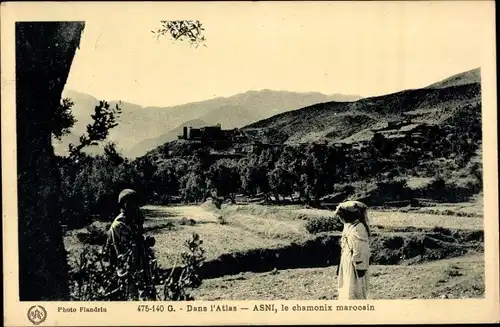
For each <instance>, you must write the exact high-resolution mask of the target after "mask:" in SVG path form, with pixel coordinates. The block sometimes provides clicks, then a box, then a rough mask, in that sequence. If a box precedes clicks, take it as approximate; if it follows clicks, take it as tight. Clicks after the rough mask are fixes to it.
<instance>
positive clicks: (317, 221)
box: [305, 217, 344, 234]
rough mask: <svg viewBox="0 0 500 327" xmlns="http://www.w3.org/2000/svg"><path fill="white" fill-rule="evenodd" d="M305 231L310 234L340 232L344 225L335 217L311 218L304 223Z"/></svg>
mask: <svg viewBox="0 0 500 327" xmlns="http://www.w3.org/2000/svg"><path fill="white" fill-rule="evenodd" d="M305 227H306V230H307V231H308V232H309V233H310V234H317V233H323V232H332V231H342V229H343V228H344V225H343V224H342V222H341V221H340V220H339V219H338V218H336V217H311V218H309V219H308V220H307V222H306V225H305Z"/></svg>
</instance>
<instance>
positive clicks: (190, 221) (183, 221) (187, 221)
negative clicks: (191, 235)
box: [179, 217, 196, 226]
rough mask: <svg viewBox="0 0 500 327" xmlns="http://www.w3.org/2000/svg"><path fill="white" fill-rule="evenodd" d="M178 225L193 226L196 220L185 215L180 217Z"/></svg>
mask: <svg viewBox="0 0 500 327" xmlns="http://www.w3.org/2000/svg"><path fill="white" fill-rule="evenodd" d="M179 225H183V226H184V225H187V226H194V225H196V220H194V219H193V218H189V219H188V218H186V217H182V219H181V220H180V221H179Z"/></svg>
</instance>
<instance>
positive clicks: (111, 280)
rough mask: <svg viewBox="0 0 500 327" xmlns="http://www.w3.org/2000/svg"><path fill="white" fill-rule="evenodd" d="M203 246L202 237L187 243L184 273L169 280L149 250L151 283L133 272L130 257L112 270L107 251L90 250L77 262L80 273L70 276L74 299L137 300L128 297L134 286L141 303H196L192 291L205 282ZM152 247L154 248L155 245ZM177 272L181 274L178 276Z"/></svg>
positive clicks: (141, 275) (184, 254) (152, 243)
mask: <svg viewBox="0 0 500 327" xmlns="http://www.w3.org/2000/svg"><path fill="white" fill-rule="evenodd" d="M202 243H203V242H202V240H200V238H199V236H198V235H197V234H193V235H192V237H191V239H189V240H187V241H186V247H187V248H188V251H187V252H185V253H183V254H182V264H183V266H182V267H180V272H179V269H177V270H176V268H177V267H173V268H172V270H171V272H170V274H169V275H168V276H167V274H166V272H165V271H164V270H163V269H162V268H161V267H160V265H159V264H158V262H157V260H156V258H155V256H154V252H153V250H152V248H148V266H149V270H150V272H151V277H152V278H151V279H148V278H144V275H143V274H142V272H143V271H137V272H132V271H130V267H129V261H128V260H127V259H128V256H127V255H125V256H123V257H121V258H120V259H121V260H119V263H118V266H117V267H112V266H111V265H110V264H109V262H108V260H107V257H106V255H105V253H104V251H102V250H98V249H96V248H95V247H89V246H87V247H85V248H84V249H83V252H82V253H81V255H80V257H79V258H78V259H77V260H76V261H77V267H76V269H75V270H74V271H72V272H71V273H70V280H71V283H70V290H71V295H72V298H73V300H76V301H127V300H137V299H136V298H134V297H132V296H131V294H129V293H128V290H129V288H130V286H131V285H134V286H135V288H136V289H137V290H138V294H139V299H140V300H159V301H169V300H170V301H186V300H194V298H193V297H192V295H190V293H189V290H190V289H195V288H198V287H199V286H200V285H201V282H202V279H201V276H200V273H199V271H200V267H201V265H202V264H203V261H204V260H205V257H204V250H203V249H202V247H201V245H202ZM149 244H150V246H151V247H152V246H154V242H150V243H149ZM131 252H132V249H131V251H129V253H131ZM174 271H177V272H179V273H177V274H174ZM157 285H162V288H163V292H158V290H157ZM160 293H162V294H160Z"/></svg>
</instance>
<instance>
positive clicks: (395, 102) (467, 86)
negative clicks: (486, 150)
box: [243, 69, 481, 144]
mask: <svg viewBox="0 0 500 327" xmlns="http://www.w3.org/2000/svg"><path fill="white" fill-rule="evenodd" d="M479 72H480V71H479V69H476V70H472V71H468V72H464V73H462V74H457V75H454V76H452V77H450V78H447V79H445V80H443V81H441V82H438V83H435V84H433V85H432V86H430V87H427V88H423V89H416V90H406V91H402V92H397V93H393V94H389V95H384V96H377V97H371V98H364V99H361V100H357V101H354V102H328V103H319V104H314V105H312V106H308V107H305V108H302V109H298V110H293V111H288V112H285V113H281V114H278V115H276V116H273V117H270V118H267V119H264V120H261V121H258V122H256V123H253V124H250V125H248V126H246V127H244V128H243V129H244V130H245V131H246V132H247V133H248V134H249V135H251V136H252V137H253V138H254V139H255V140H260V141H262V142H269V143H288V144H291V143H305V142H312V141H320V140H327V141H332V142H339V141H359V140H367V139H370V138H371V136H372V135H373V133H371V131H370V130H369V129H370V128H374V127H375V126H377V125H380V124H383V123H386V122H388V121H394V120H401V119H406V118H409V117H411V118H412V120H413V121H415V122H426V123H430V124H439V123H441V122H443V121H445V120H446V119H448V118H450V117H451V116H453V113H454V112H455V110H456V109H457V108H459V107H460V106H464V105H468V104H477V103H480V102H481V84H480V79H479V78H478V74H479Z"/></svg>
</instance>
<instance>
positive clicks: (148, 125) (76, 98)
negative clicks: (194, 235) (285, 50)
mask: <svg viewBox="0 0 500 327" xmlns="http://www.w3.org/2000/svg"><path fill="white" fill-rule="evenodd" d="M63 97H69V98H71V99H72V100H73V102H74V103H75V104H74V107H73V113H74V115H75V117H76V119H77V120H78V122H77V123H76V124H75V126H74V128H73V129H72V133H71V134H70V135H68V136H66V137H64V138H63V140H62V141H61V142H55V143H54V148H55V151H56V153H58V154H64V153H65V151H66V149H67V148H68V143H70V142H75V141H76V140H77V139H78V137H79V136H80V135H81V134H82V133H84V132H85V128H86V125H87V124H88V123H90V122H91V118H90V114H91V113H93V110H94V107H95V106H96V105H97V103H98V99H96V98H94V97H92V96H90V95H87V94H84V93H80V92H76V91H72V90H65V91H64V93H63ZM359 98H360V97H359V96H350V95H341V94H334V95H330V96H329V95H325V94H321V93H316V92H314V93H313V92H311V93H297V92H286V91H272V90H261V91H249V92H246V93H242V94H237V95H234V96H231V97H228V98H214V99H210V100H206V101H201V102H193V103H188V104H184V105H178V106H173V107H164V108H162V107H142V106H140V105H137V104H133V103H123V107H122V115H121V117H120V121H119V125H118V126H117V127H116V128H114V129H113V130H112V131H111V133H110V136H109V139H110V140H112V141H114V142H116V143H117V145H118V147H119V148H121V149H122V150H123V152H124V154H125V155H126V156H130V157H135V156H139V155H142V154H144V153H146V152H147V151H148V150H149V149H151V146H153V147H154V146H157V145H161V144H162V143H164V142H165V141H170V140H172V135H176V133H177V131H173V130H174V129H176V128H178V127H180V126H183V125H185V124H187V123H189V121H191V120H195V119H199V120H201V121H204V122H206V124H216V123H221V125H222V127H223V128H235V127H242V126H245V125H247V124H250V123H252V122H254V121H257V120H259V119H264V118H268V117H271V116H273V115H276V114H279V113H282V112H285V111H288V110H294V109H298V108H302V107H305V106H309V105H312V104H315V103H320V102H327V101H331V100H333V99H335V100H337V101H353V100H357V99H359ZM106 100H110V99H106ZM110 103H112V104H115V103H116V102H113V101H110ZM167 134H168V135H170V137H168V136H166V135H167ZM175 137H176V136H175ZM175 137H174V139H175ZM156 138H157V140H153V139H156ZM145 140H148V141H145ZM143 141H144V142H143ZM99 151H100V150H99V148H98V147H95V148H94V149H91V152H99Z"/></svg>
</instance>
